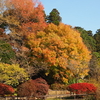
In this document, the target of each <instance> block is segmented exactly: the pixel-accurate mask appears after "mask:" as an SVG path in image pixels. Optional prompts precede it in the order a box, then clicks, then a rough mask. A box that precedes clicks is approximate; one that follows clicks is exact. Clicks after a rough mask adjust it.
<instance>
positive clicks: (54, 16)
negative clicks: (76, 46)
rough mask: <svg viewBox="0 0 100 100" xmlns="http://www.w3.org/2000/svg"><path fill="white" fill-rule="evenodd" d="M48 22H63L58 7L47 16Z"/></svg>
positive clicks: (57, 23) (56, 23)
mask: <svg viewBox="0 0 100 100" xmlns="http://www.w3.org/2000/svg"><path fill="white" fill-rule="evenodd" d="M47 22H48V23H54V24H55V25H59V23H60V22H61V17H60V13H59V11H58V10H57V9H53V10H52V11H51V12H50V15H48V16H47Z"/></svg>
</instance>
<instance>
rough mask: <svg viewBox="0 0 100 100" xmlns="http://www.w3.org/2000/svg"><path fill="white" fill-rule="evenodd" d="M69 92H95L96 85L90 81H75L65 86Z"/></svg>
mask: <svg viewBox="0 0 100 100" xmlns="http://www.w3.org/2000/svg"><path fill="white" fill-rule="evenodd" d="M67 89H68V90H69V91H70V92H73V93H76V94H81V93H87V94H91V93H96V87H95V86H94V85H93V84H91V83H75V84H71V85H69V86H68V87H67Z"/></svg>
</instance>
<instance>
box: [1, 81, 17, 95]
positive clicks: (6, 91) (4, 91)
mask: <svg viewBox="0 0 100 100" xmlns="http://www.w3.org/2000/svg"><path fill="white" fill-rule="evenodd" d="M14 92H15V90H14V88H13V87H11V86H10V85H6V84H3V83H0V95H1V96H5V95H11V94H13V93H14Z"/></svg>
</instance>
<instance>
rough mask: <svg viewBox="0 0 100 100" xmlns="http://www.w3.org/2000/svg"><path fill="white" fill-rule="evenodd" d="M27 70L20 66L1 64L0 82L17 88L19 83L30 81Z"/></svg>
mask: <svg viewBox="0 0 100 100" xmlns="http://www.w3.org/2000/svg"><path fill="white" fill-rule="evenodd" d="M28 77H29V76H28V74H27V73H26V71H25V69H23V68H20V67H19V65H18V64H12V65H10V64H4V63H0V82H1V83H5V84H8V85H11V86H14V87H16V86H17V85H18V84H19V83H22V82H24V81H25V80H27V79H28Z"/></svg>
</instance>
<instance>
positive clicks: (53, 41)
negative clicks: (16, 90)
mask: <svg viewBox="0 0 100 100" xmlns="http://www.w3.org/2000/svg"><path fill="white" fill-rule="evenodd" d="M0 2H1V5H0V12H1V13H0V82H1V83H5V84H9V85H12V86H13V87H17V86H18V85H19V84H21V83H23V82H25V81H27V80H29V79H36V78H39V77H42V78H44V79H45V80H46V81H47V82H48V84H49V85H51V88H55V87H56V86H58V87H59V88H61V87H62V86H63V85H67V84H71V83H76V82H81V81H83V80H84V79H85V78H86V79H88V78H89V77H92V78H93V77H94V78H96V79H97V81H98V80H99V67H100V64H99V62H100V61H99V60H100V53H99V50H100V48H99V45H100V42H99V41H100V40H99V37H100V36H99V35H100V29H98V30H97V32H96V34H95V35H93V34H92V31H86V30H85V29H83V28H81V27H74V28H72V26H70V25H65V24H63V23H61V19H62V18H61V17H60V13H59V11H58V10H57V9H53V10H52V11H51V12H50V14H49V15H46V14H45V11H44V8H43V5H42V4H41V3H40V2H33V1H32V0H21V1H20V0H4V1H3V0H2V1H0Z"/></svg>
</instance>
